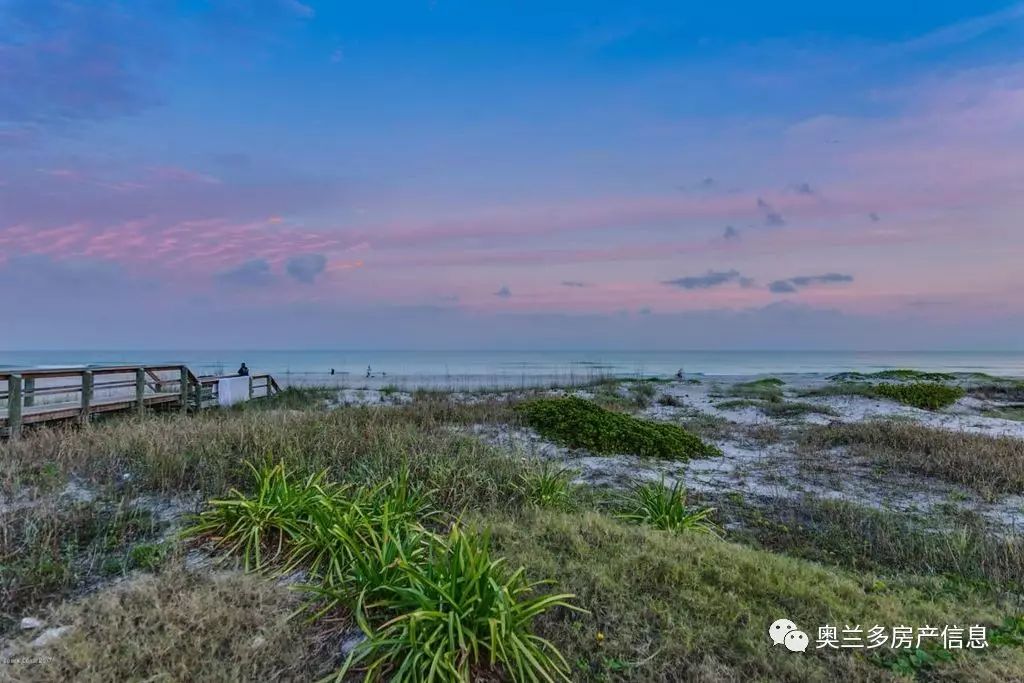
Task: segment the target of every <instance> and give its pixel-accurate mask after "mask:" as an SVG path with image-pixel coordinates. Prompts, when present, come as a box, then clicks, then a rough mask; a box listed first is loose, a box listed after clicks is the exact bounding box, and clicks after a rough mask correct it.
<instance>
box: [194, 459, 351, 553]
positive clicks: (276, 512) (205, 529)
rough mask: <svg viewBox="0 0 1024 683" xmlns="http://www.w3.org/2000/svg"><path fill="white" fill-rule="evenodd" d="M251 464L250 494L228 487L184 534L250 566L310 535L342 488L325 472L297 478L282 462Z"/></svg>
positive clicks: (328, 514) (328, 511)
mask: <svg viewBox="0 0 1024 683" xmlns="http://www.w3.org/2000/svg"><path fill="white" fill-rule="evenodd" d="M249 467H250V469H251V470H252V474H253V482H254V484H255V486H254V492H253V493H252V494H246V493H242V492H241V491H238V490H237V489H232V491H231V494H230V495H229V497H227V498H223V499H218V500H212V501H210V509H209V510H207V511H205V512H203V513H202V514H201V515H200V517H199V520H198V523H197V524H196V525H195V526H193V527H192V528H190V529H189V530H188V531H187V532H186V533H187V534H189V535H194V536H204V537H207V538H208V540H211V541H213V542H214V543H215V544H216V545H218V546H220V547H222V548H224V549H226V550H227V551H228V552H229V553H231V554H233V555H241V556H242V561H243V563H244V565H245V568H246V569H247V570H253V569H263V568H265V567H267V566H268V564H270V563H273V562H276V561H278V560H281V559H282V558H283V557H284V556H285V554H286V553H287V552H290V551H291V548H292V546H293V545H294V544H295V543H297V542H299V541H300V540H301V539H303V538H304V537H305V536H306V535H307V534H308V532H309V527H310V526H311V524H312V522H313V520H314V519H318V518H321V517H325V516H330V514H331V513H333V512H334V511H335V510H336V509H337V506H336V505H335V498H340V496H341V495H342V494H343V491H342V489H341V487H338V486H336V485H333V484H325V483H324V477H325V475H326V472H321V473H319V474H317V475H311V476H309V477H307V478H305V479H296V478H295V477H294V476H292V475H290V474H289V473H288V472H287V471H286V470H285V467H284V463H277V464H276V465H263V466H260V467H256V466H255V465H252V464H249ZM268 553H269V554H268Z"/></svg>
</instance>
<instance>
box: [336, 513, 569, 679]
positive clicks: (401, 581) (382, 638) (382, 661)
mask: <svg viewBox="0 0 1024 683" xmlns="http://www.w3.org/2000/svg"><path fill="white" fill-rule="evenodd" d="M503 564H504V563H503V561H502V560H500V559H492V558H491V555H490V548H489V542H488V540H487V538H486V537H484V538H483V539H480V540H478V539H475V538H473V537H471V536H468V535H466V534H465V533H464V532H463V531H462V530H461V529H460V528H459V527H458V526H457V525H456V526H453V527H452V529H451V531H450V532H449V533H448V535H447V537H446V538H441V537H435V541H434V543H432V545H431V557H430V561H428V562H426V563H403V564H400V565H399V567H400V570H399V571H400V575H399V576H398V577H396V579H395V580H394V581H393V582H392V583H389V584H388V585H381V586H373V588H374V591H373V593H371V592H370V591H369V588H370V587H369V586H368V587H367V589H366V590H364V593H363V594H362V595H361V596H360V599H359V601H358V604H357V609H356V618H357V620H358V622H359V625H360V627H361V628H362V629H363V631H364V632H365V633H366V635H367V639H366V640H364V641H363V642H362V643H360V644H359V645H358V646H357V647H356V648H355V650H353V652H352V653H351V655H350V656H349V659H348V660H347V661H346V662H345V665H344V667H343V668H342V669H341V671H339V672H338V680H341V679H343V678H344V676H345V674H346V673H347V672H348V671H349V670H351V669H353V668H354V667H355V668H364V669H365V680H367V681H370V680H378V679H387V680H408V681H467V682H468V681H472V680H480V679H481V678H490V677H500V673H501V672H504V673H505V674H506V675H508V676H509V677H510V678H512V679H513V680H516V681H555V680H564V681H568V680H569V678H568V676H567V675H566V672H567V671H568V665H567V663H566V662H565V659H564V658H563V657H562V655H561V654H560V653H559V652H558V650H557V648H555V646H554V645H552V644H551V643H550V642H549V641H547V640H545V639H544V638H541V637H540V636H537V635H534V634H533V633H532V632H531V625H532V623H533V620H534V619H535V618H536V617H537V616H539V615H541V614H543V613H544V612H547V611H548V610H551V609H554V608H558V607H562V608H570V609H572V606H571V605H570V604H569V602H568V600H569V599H570V598H572V597H573V596H572V595H568V594H562V595H537V594H536V588H537V587H539V586H540V585H541V583H543V582H530V581H528V580H527V579H526V577H525V575H524V572H523V570H522V569H519V570H517V571H514V572H508V571H506V570H505V567H504V566H503ZM374 593H375V594H376V599H374V598H375V596H374V595H373V594H374ZM381 612H383V613H385V614H386V615H387V617H386V618H387V620H386V621H384V623H383V624H381V625H380V626H378V627H376V628H374V627H373V625H372V624H371V623H370V622H369V621H368V619H367V617H368V616H369V615H373V614H377V613H381Z"/></svg>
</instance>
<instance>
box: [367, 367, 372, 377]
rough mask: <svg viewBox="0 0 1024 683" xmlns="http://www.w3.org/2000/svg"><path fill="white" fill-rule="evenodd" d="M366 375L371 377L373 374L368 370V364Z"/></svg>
mask: <svg viewBox="0 0 1024 683" xmlns="http://www.w3.org/2000/svg"><path fill="white" fill-rule="evenodd" d="M366 376H367V377H372V376H373V371H372V370H370V366H369V365H367V366H366Z"/></svg>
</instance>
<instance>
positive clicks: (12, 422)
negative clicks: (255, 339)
mask: <svg viewBox="0 0 1024 683" xmlns="http://www.w3.org/2000/svg"><path fill="white" fill-rule="evenodd" d="M7 433H8V435H9V436H10V437H11V439H17V438H18V437H19V436H21V375H10V376H8V378H7Z"/></svg>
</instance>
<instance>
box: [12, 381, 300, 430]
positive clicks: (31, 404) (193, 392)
mask: <svg viewBox="0 0 1024 683" xmlns="http://www.w3.org/2000/svg"><path fill="white" fill-rule="evenodd" d="M230 377H237V376H236V375H231V376H230ZM221 379H225V377H222V376H197V375H195V374H194V373H193V372H192V371H191V370H190V369H189V368H188V367H187V366H185V365H119V366H83V367H74V368H19V369H12V370H0V434H3V435H6V436H9V437H11V438H17V437H18V436H19V435H20V433H21V430H22V427H24V426H26V425H34V424H40V423H46V422H58V421H64V420H77V421H79V422H88V421H89V420H90V419H91V418H92V417H93V416H95V415H99V414H105V413H116V412H132V411H134V412H138V413H144V412H145V411H147V410H154V409H165V410H173V409H177V410H180V411H182V412H186V411H189V410H201V409H203V408H207V407H211V406H216V405H219V403H220V397H219V396H218V391H219V389H218V387H219V384H220V380H221ZM278 391H280V387H279V386H278V384H277V382H276V381H275V380H274V378H273V377H272V376H271V375H269V374H266V373H254V374H251V375H250V376H249V392H248V398H250V399H253V398H262V397H266V396H272V395H273V394H275V393H277V392H278Z"/></svg>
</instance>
